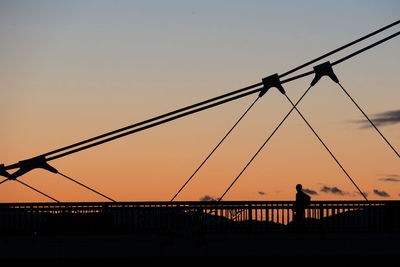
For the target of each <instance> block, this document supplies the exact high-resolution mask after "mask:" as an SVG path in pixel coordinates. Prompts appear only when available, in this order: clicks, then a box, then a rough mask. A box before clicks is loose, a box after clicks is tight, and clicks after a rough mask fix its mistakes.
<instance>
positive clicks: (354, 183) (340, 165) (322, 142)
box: [285, 94, 368, 201]
mask: <svg viewBox="0 0 400 267" xmlns="http://www.w3.org/2000/svg"><path fill="white" fill-rule="evenodd" d="M285 97H286V99H287V100H288V101H289V102H290V104H291V105H292V106H293V108H294V109H296V111H297V113H298V114H299V115H300V117H301V118H302V119H303V120H304V122H305V123H306V124H307V126H308V127H309V128H310V129H311V131H312V132H313V133H314V135H315V136H316V137H317V139H318V140H319V141H320V142H321V144H322V145H323V146H324V148H325V149H326V151H328V153H329V154H330V155H331V157H332V158H333V159H334V160H335V162H336V163H337V164H338V166H339V167H340V168H341V169H342V171H343V172H344V174H345V175H346V176H347V178H349V180H350V181H351V182H352V183H353V185H354V186H355V187H356V188H357V190H358V192H359V193H360V194H361V195H362V196H363V197H364V199H365V200H366V201H368V199H367V197H366V196H365V194H364V193H363V192H362V191H361V189H360V188H359V187H358V185H357V184H356V182H355V181H354V180H353V178H351V176H350V175H349V173H348V172H347V171H346V170H345V168H344V167H343V165H342V164H340V162H339V160H338V159H337V158H336V157H335V155H333V153H332V151H331V150H330V149H329V148H328V146H327V145H326V144H325V142H324V141H323V140H322V139H321V137H320V136H319V135H318V134H317V132H316V131H315V130H314V128H313V127H312V126H311V124H310V123H309V122H308V121H307V119H306V118H305V117H304V116H303V114H302V113H301V112H300V110H299V109H298V108H297V107H296V105H295V104H294V103H293V102H292V100H291V99H290V98H289V97H288V96H287V95H286V94H285Z"/></svg>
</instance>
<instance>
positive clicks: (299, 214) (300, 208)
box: [294, 184, 311, 226]
mask: <svg viewBox="0 0 400 267" xmlns="http://www.w3.org/2000/svg"><path fill="white" fill-rule="evenodd" d="M296 190H297V193H296V202H295V203H294V211H295V214H294V221H295V222H296V224H297V225H298V226H301V225H302V224H303V222H304V210H305V208H306V207H307V206H308V205H309V203H310V200H311V197H310V196H309V195H307V194H306V193H304V192H303V186H302V185H301V184H298V185H296Z"/></svg>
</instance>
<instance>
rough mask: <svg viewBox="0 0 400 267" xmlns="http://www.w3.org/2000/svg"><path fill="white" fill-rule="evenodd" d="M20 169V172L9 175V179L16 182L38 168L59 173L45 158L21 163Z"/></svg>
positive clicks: (35, 158) (39, 157) (40, 157)
mask: <svg viewBox="0 0 400 267" xmlns="http://www.w3.org/2000/svg"><path fill="white" fill-rule="evenodd" d="M18 167H19V170H17V171H16V172H14V173H12V174H11V175H9V177H8V179H10V180H15V179H17V178H18V177H20V176H22V175H24V174H25V173H27V172H30V171H31V170H33V169H37V168H40V169H45V170H47V171H50V172H53V173H58V171H57V170H56V169H55V168H54V167H52V166H50V165H49V164H48V163H47V161H46V158H45V157H44V156H38V157H34V158H31V159H27V160H22V161H19V162H18Z"/></svg>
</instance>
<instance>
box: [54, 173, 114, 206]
mask: <svg viewBox="0 0 400 267" xmlns="http://www.w3.org/2000/svg"><path fill="white" fill-rule="evenodd" d="M58 174H59V175H61V176H63V177H65V178H67V179H68V180H71V181H72V182H74V183H77V184H79V185H81V186H83V187H85V188H86V189H89V190H90V191H92V192H94V193H96V194H98V195H100V196H102V197H105V198H107V199H108V200H111V201H112V202H117V201H115V200H114V199H112V198H109V197H108V196H106V195H104V194H102V193H100V192H98V191H96V190H94V189H93V188H90V187H89V186H86V185H84V184H82V183H80V182H78V181H77V180H75V179H72V178H71V177H69V176H67V175H65V174H63V173H61V172H58Z"/></svg>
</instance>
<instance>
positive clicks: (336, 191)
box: [320, 185, 347, 196]
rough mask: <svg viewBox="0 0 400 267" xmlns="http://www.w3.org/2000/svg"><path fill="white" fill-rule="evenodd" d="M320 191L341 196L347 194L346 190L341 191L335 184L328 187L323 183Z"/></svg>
mask: <svg viewBox="0 0 400 267" xmlns="http://www.w3.org/2000/svg"><path fill="white" fill-rule="evenodd" d="M320 191H321V192H324V193H330V194H335V195H342V196H343V195H346V194H347V193H346V192H344V191H342V190H341V189H339V188H337V187H336V186H333V187H330V186H326V185H324V186H323V187H322V188H321V190H320Z"/></svg>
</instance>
